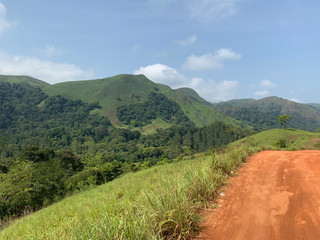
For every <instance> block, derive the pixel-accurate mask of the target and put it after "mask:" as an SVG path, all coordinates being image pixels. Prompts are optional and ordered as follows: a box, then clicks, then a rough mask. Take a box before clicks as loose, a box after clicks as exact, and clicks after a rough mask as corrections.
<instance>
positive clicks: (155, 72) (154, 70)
mask: <svg viewBox="0 0 320 240" xmlns="http://www.w3.org/2000/svg"><path fill="white" fill-rule="evenodd" d="M134 74H143V75H145V76H146V77H147V78H149V79H150V80H152V81H154V82H157V83H162V84H166V85H169V86H171V87H180V86H182V85H183V84H184V83H185V82H186V78H185V77H184V76H183V75H182V74H180V73H179V72H178V71H177V70H176V69H174V68H171V67H168V66H166V65H163V64H159V63H158V64H154V65H148V66H146V67H140V68H139V69H138V70H135V71H134Z"/></svg>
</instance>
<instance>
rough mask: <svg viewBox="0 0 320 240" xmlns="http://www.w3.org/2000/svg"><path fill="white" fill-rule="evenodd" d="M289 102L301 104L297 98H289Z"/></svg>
mask: <svg viewBox="0 0 320 240" xmlns="http://www.w3.org/2000/svg"><path fill="white" fill-rule="evenodd" d="M289 100H290V101H292V102H297V103H301V101H300V100H299V99H297V98H290V99H289Z"/></svg>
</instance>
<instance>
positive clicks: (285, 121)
mask: <svg viewBox="0 0 320 240" xmlns="http://www.w3.org/2000/svg"><path fill="white" fill-rule="evenodd" d="M290 119H292V117H291V116H290V115H281V116H279V118H278V122H279V123H280V125H281V126H283V127H284V128H285V129H286V128H287V125H288V123H289V121H290Z"/></svg>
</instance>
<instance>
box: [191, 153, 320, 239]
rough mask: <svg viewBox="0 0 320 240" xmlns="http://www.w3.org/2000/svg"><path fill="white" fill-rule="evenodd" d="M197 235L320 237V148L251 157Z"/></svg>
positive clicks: (225, 237) (257, 237) (285, 237)
mask: <svg viewBox="0 0 320 240" xmlns="http://www.w3.org/2000/svg"><path fill="white" fill-rule="evenodd" d="M222 195H223V194H222ZM197 239H216V240H240V239H241V240H253V239H254V240H270V239H272V240H296V239H299V240H300V239H303V240H318V239H319V240H320V151H296V152H283V151H281V152H280V151H267V152H261V153H258V154H255V155H254V156H252V157H251V158H249V160H248V162H247V164H246V165H245V166H244V167H243V168H242V169H241V170H240V171H239V173H238V175H237V176H236V177H234V178H233V179H231V180H230V186H229V187H228V189H227V190H226V191H225V196H224V197H220V199H219V200H218V208H217V209H216V210H214V211H213V212H212V213H210V214H208V215H207V217H206V221H205V223H204V224H203V226H202V231H201V234H200V236H199V237H198V238H197Z"/></svg>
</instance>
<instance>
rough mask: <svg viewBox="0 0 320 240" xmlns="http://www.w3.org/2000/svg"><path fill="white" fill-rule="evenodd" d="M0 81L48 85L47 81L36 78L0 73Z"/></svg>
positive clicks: (35, 85)
mask: <svg viewBox="0 0 320 240" xmlns="http://www.w3.org/2000/svg"><path fill="white" fill-rule="evenodd" d="M0 82H8V83H11V84H13V83H17V84H21V83H27V84H29V85H31V86H34V87H39V88H45V87H47V86H49V85H50V84H49V83H46V82H44V81H41V80H39V79H36V78H32V77H28V76H9V75H0Z"/></svg>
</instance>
